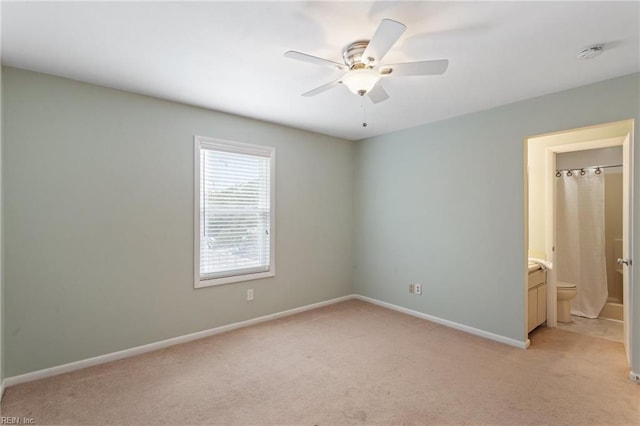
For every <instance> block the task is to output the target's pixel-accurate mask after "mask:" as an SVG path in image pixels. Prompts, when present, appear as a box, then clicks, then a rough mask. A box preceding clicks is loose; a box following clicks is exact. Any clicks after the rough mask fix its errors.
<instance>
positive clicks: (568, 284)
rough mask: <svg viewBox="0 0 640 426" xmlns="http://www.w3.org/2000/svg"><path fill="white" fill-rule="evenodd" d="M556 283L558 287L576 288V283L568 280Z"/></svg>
mask: <svg viewBox="0 0 640 426" xmlns="http://www.w3.org/2000/svg"><path fill="white" fill-rule="evenodd" d="M556 284H557V286H558V288H576V285H575V284H572V283H568V282H566V281H557V282H556Z"/></svg>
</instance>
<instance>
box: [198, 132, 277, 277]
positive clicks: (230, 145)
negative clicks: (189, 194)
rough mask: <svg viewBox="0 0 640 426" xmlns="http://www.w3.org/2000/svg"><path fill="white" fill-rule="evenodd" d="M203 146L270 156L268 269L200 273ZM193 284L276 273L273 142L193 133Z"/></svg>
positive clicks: (269, 275) (270, 275)
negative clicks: (204, 275) (206, 275)
mask: <svg viewBox="0 0 640 426" xmlns="http://www.w3.org/2000/svg"><path fill="white" fill-rule="evenodd" d="M202 149H212V150H218V151H226V152H234V153H237V154H245V155H255V156H260V157H267V158H269V160H270V161H269V177H270V182H269V185H270V189H269V192H270V194H269V195H270V200H269V204H270V206H269V211H270V218H269V219H270V223H269V227H270V232H269V235H270V238H269V270H268V271H265V272H256V273H239V274H238V275H229V276H224V277H217V278H215V277H214V278H201V277H200V152H201V150H202ZM193 187H194V197H193V199H194V210H193V211H194V234H193V237H194V238H193V240H194V251H193V255H194V287H195V288H204V287H212V286H217V285H223V284H230V283H235V282H240V281H249V280H257V279H261V278H268V277H273V276H275V274H276V253H275V246H276V232H275V231H276V149H275V148H274V147H270V146H263V145H253V144H248V143H241V142H231V141H226V140H222V139H214V138H209V137H206V136H198V135H196V136H194V186H193Z"/></svg>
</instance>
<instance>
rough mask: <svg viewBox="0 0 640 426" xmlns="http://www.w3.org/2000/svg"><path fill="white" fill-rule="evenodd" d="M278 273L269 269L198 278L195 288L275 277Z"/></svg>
mask: <svg viewBox="0 0 640 426" xmlns="http://www.w3.org/2000/svg"><path fill="white" fill-rule="evenodd" d="M275 275H276V273H275V271H267V272H257V273H255V274H243V275H233V276H230V277H222V278H210V279H205V280H200V279H198V280H197V281H196V282H195V285H194V287H195V288H205V287H214V286H217V285H224V284H231V283H237V282H241V281H251V280H259V279H262V278H269V277H274V276H275Z"/></svg>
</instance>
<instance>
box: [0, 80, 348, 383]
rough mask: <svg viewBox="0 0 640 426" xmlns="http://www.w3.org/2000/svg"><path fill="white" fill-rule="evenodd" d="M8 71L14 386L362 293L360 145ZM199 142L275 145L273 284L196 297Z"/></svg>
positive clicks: (9, 346) (7, 212)
mask: <svg viewBox="0 0 640 426" xmlns="http://www.w3.org/2000/svg"><path fill="white" fill-rule="evenodd" d="M3 71H4V72H3V73H2V82H3V88H4V94H3V96H4V102H5V104H4V109H3V113H4V115H3V121H4V127H5V128H4V132H5V133H4V135H5V139H4V158H3V160H4V163H3V166H4V167H3V171H2V173H3V176H2V177H3V184H4V190H5V192H4V196H5V204H4V220H5V225H6V226H5V241H6V245H5V247H6V250H5V268H6V269H5V287H6V288H5V296H6V300H8V301H9V303H7V304H6V306H5V309H6V312H5V314H6V316H5V320H6V323H5V330H6V336H5V337H6V340H5V343H6V347H5V356H6V375H7V376H8V377H11V376H15V375H18V374H21V373H26V372H30V371H34V370H39V369H43V368H47V367H52V366H57V365H60V364H64V363H68V362H72V361H76V360H81V359H85V358H89V357H92V356H96V355H101V354H105V353H110V352H114V351H118V350H122V349H126V348H131V347H134V346H138V345H142V344H146V343H150V342H156V341H159V340H163V339H167V338H171V337H175V336H180V335H184V334H187V333H192V332H196V331H199V330H204V329H209V328H212V327H216V326H220V325H223V324H229V323H233V322H237V321H242V320H246V319H249V318H253V317H257V316H261V315H265V314H269V313H273V312H279V311H282V310H286V309H289V308H294V307H299V306H303V305H306V304H310V303H314V302H319V301H323V300H328V299H331V298H335V297H339V296H343V295H346V294H349V293H351V290H352V272H353V270H352V266H353V259H352V253H353V247H352V228H353V226H352V220H353V165H354V159H353V155H354V145H355V144H354V143H353V142H350V141H345V140H340V139H336V138H331V137H327V136H321V135H317V134H312V133H308V132H304V131H300V130H295V129H291V128H286V127H282V126H278V125H274V124H269V123H265V122H259V121H254V120H250V119H245V118H240V117H237V116H232V115H227V114H222V113H217V112H213V111H208V110H204V109H199V108H194V107H189V106H186V105H181V104H176V103H172V102H166V101H161V100H158V99H154V98H149V97H144V96H139V95H134V94H130V93H126V92H122V91H117V90H112V89H107V88H103V87H98V86H94V85H89V84H84V83H79V82H75V81H71V80H66V79H61V78H56V77H51V76H46V75H43V74H37V73H32V72H27V71H22V70H17V69H13V68H5V69H4V70H3ZM194 134H198V135H204V136H211V137H216V138H222V139H228V140H234V141H239V142H247V143H254V144H265V145H270V146H275V147H276V157H277V158H276V159H277V167H276V173H277V175H276V178H277V182H276V188H277V189H276V191H277V192H276V197H277V199H276V206H277V222H276V230H277V236H276V256H277V265H276V269H277V275H276V277H275V278H270V279H264V280H256V281H249V282H245V283H239V284H230V285H224V286H218V287H209V288H204V289H198V290H195V289H194V288H193V264H192V263H193V191H194V188H193V135H194ZM247 288H253V289H254V290H255V300H254V301H252V302H246V301H245V290H246V289H247Z"/></svg>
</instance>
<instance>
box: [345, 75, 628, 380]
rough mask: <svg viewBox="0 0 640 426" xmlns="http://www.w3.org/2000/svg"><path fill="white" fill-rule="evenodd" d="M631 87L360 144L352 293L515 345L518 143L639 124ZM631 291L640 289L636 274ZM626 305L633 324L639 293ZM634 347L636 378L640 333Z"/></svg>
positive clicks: (542, 100) (520, 306) (563, 97)
mask: <svg viewBox="0 0 640 426" xmlns="http://www.w3.org/2000/svg"><path fill="white" fill-rule="evenodd" d="M639 76H640V74H633V75H629V76H625V77H621V78H617V79H613V80H608V81H605V82H601V83H597V84H593V85H590V86H585V87H581V88H576V89H572V90H568V91H564V92H559V93H555V94H551V95H547V96H542V97H539V98H535V99H530V100H527V101H523V102H518V103H514V104H510V105H506V106H502V107H499V108H495V109H491V110H487V111H483V112H479V113H475V114H470V115H466V116H462V117H457V118H453V119H450V120H445V121H441V122H437V123H432V124H428V125H424V126H420V127H417V128H413V129H409V130H404V131H398V132H394V133H391V134H387V135H384V136H379V137H374V138H370V139H366V140H362V141H359V142H358V145H357V149H356V178H355V185H356V186H355V191H356V194H357V195H356V197H357V201H356V210H355V216H356V217H357V218H358V219H357V220H356V221H355V223H354V225H355V253H356V273H355V278H354V279H355V282H354V290H355V291H354V292H355V293H360V294H363V295H366V296H370V297H373V298H376V299H380V300H383V301H386V302H390V303H394V304H397V305H400V306H404V307H407V308H410V309H414V310H416V311H419V312H423V313H426V314H430V315H435V316H437V317H441V318H444V319H448V320H451V321H455V322H458V323H462V324H465V325H468V326H472V327H476V328H479V329H482V330H485V331H489V332H492V333H496V334H499V335H502V336H506V337H510V338H512V339H516V340H519V341H524V340H525V339H526V332H525V327H524V299H525V296H524V285H523V275H524V270H525V264H524V262H525V256H526V255H525V251H524V220H523V217H524V177H523V176H524V160H523V157H524V151H523V149H524V140H525V138H527V137H528V136H533V135H537V134H542V133H546V132H553V131H560V130H566V129H572V128H577V127H583V126H589V125H594V124H599V123H605V122H611V121H618V120H623V119H628V118H634V119H636V120H638V118H639V101H640V99H639V91H640V90H639V89H640V84H639V83H640V82H639V80H640V79H639ZM636 139H637V138H636ZM635 162H636V164H637V165H638V164H640V148H638V149H636V153H635ZM635 182H636V184H635V206H636V209H635V212H636V214H635V218H636V219H635V235H640V218H639V215H638V213H639V212H640V207H639V203H640V174H636V176H635ZM634 250H635V252H636V253H640V243H639V240H638V238H636V239H634ZM634 281H635V288H636V289H640V270H638V271H635V272H634ZM410 282H417V283H420V284H422V285H423V294H422V296H415V295H410V294H409V293H408V284H409V283H410ZM634 298H635V306H636V307H637V308H638V309H635V318H634V324H640V290H636V291H635V292H634ZM633 344H634V345H635V349H636V354H637V356H636V358H635V359H634V360H633V366H634V371H636V372H638V371H640V327H636V329H635V332H634V343H633Z"/></svg>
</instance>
